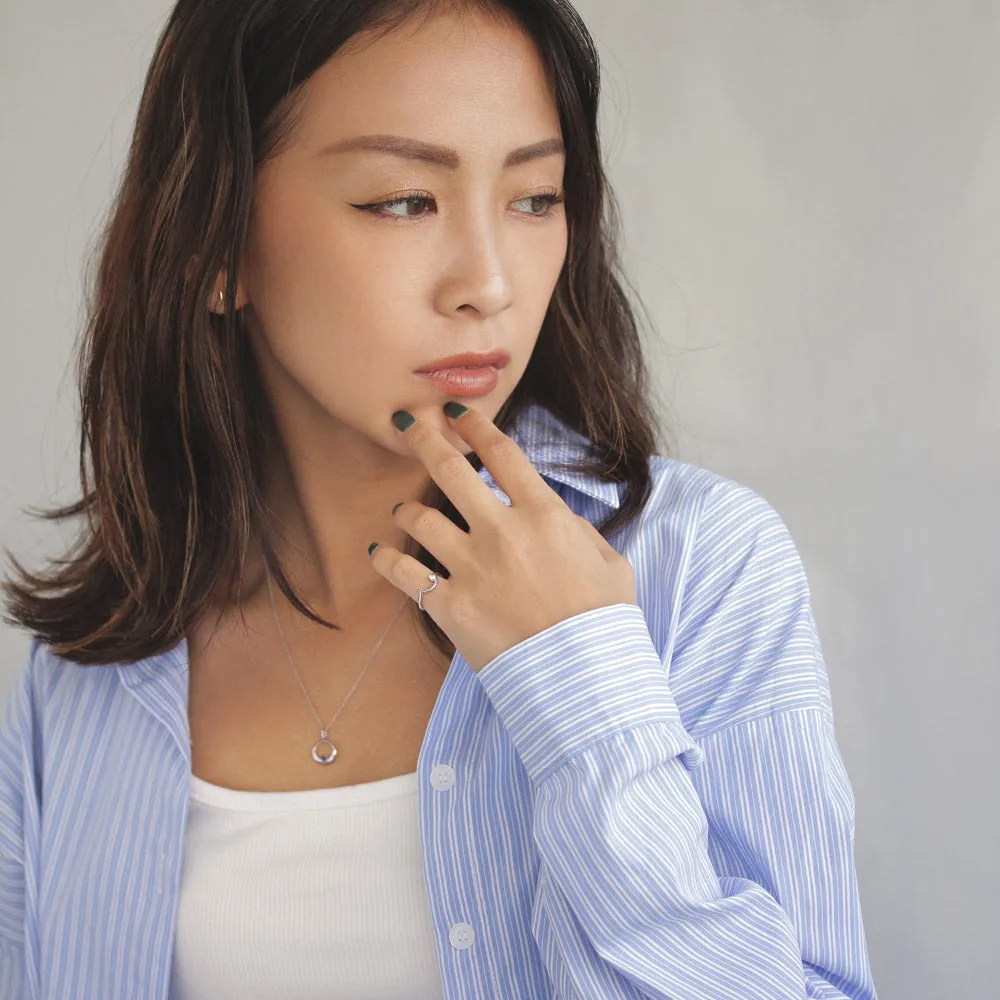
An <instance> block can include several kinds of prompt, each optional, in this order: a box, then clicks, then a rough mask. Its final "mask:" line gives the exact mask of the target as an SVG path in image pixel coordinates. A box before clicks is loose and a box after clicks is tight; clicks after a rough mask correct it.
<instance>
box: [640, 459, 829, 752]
mask: <svg viewBox="0 0 1000 1000" xmlns="http://www.w3.org/2000/svg"><path fill="white" fill-rule="evenodd" d="M651 470H652V471H653V476H654V482H655V487H654V490H653V493H652V495H651V497H650V499H649V502H648V503H647V505H646V513H645V514H644V521H645V526H644V528H643V530H642V531H640V533H639V534H638V535H637V537H636V539H635V543H634V546H633V549H634V552H635V553H636V556H637V557H636V560H635V561H634V562H633V565H634V567H635V569H636V581H637V585H638V587H639V589H640V591H641V593H640V603H642V604H643V607H644V610H645V613H646V617H647V620H648V621H649V623H650V631H651V634H652V635H653V638H654V640H655V642H656V645H657V648H658V650H659V651H660V653H661V656H662V659H663V662H664V664H665V665H666V666H667V667H668V669H669V673H670V680H671V686H672V688H673V690H674V693H675V695H676V697H677V701H678V706H679V707H680V709H681V714H682V716H683V717H684V720H685V724H686V725H687V726H688V728H689V729H690V730H691V731H692V732H696V733H698V734H700V735H704V734H706V733H708V732H711V731H713V730H716V729H718V728H721V727H725V726H729V725H732V724H734V723H736V722H740V721H745V720H747V719H750V718H755V717H759V716H761V715H766V714H769V713H771V712H772V711H776V710H778V707H779V706H780V707H781V708H790V707H819V708H822V709H823V710H824V711H825V712H829V711H830V704H829V687H828V681H827V674H826V669H825V665H824V662H823V655H822V651H821V647H820V642H819V637H818V634H817V630H816V625H815V620H814V617H813V612H812V603H811V594H810V587H809V582H808V579H807V576H806V571H805V568H804V566H803V562H802V558H801V555H800V553H799V551H798V547H797V545H796V543H795V541H794V539H793V538H792V535H791V532H790V531H789V528H788V526H787V524H786V523H785V521H784V519H783V518H782V517H781V515H780V514H779V513H778V511H777V510H776V509H775V507H774V506H773V505H772V504H771V503H770V502H769V501H768V500H767V499H765V498H764V497H763V496H761V495H760V494H759V493H757V492H756V491H755V490H753V489H751V488H750V487H748V486H746V485H745V484H743V483H740V482H737V481H736V480H733V479H729V478H726V477H725V476H722V475H719V474H717V473H714V472H710V471H709V470H707V469H703V468H700V467H698V466H694V465H690V464H687V463H684V462H680V461H677V460H674V459H669V458H664V457H662V456H659V455H654V456H652V458H651ZM630 558H631V557H630Z"/></svg>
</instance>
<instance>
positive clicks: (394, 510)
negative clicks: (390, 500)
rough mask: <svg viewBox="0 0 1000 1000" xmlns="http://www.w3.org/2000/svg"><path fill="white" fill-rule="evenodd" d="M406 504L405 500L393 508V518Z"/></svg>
mask: <svg viewBox="0 0 1000 1000" xmlns="http://www.w3.org/2000/svg"><path fill="white" fill-rule="evenodd" d="M404 503H406V501H405V500H400V501H399V503H398V504H396V506H395V507H393V508H392V515H393V516H395V514H396V511H397V510H399V508H400V507H402V506H403V504H404Z"/></svg>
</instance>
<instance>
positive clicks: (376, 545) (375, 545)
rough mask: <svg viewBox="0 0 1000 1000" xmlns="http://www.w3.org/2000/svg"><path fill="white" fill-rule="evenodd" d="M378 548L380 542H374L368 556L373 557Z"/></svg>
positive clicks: (369, 548) (369, 547) (370, 546)
mask: <svg viewBox="0 0 1000 1000" xmlns="http://www.w3.org/2000/svg"><path fill="white" fill-rule="evenodd" d="M377 548H378V542H372V543H371V545H369V546H368V555H371V554H372V553H373V552H374V551H375V550H376V549H377Z"/></svg>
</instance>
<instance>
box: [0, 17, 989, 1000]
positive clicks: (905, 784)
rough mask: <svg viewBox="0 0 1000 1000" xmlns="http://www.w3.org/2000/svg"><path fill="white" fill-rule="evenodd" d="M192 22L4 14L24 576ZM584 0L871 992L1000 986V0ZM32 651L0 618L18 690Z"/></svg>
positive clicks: (639, 209) (666, 340)
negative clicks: (818, 772)
mask: <svg viewBox="0 0 1000 1000" xmlns="http://www.w3.org/2000/svg"><path fill="white" fill-rule="evenodd" d="M168 8H169V5H168V4H166V3H163V2H153V0H114V2H112V0H102V2H101V3H100V4H81V3H79V0H73V2H70V0H48V2H46V3H45V4H23V3H17V4H15V3H14V2H13V0H3V2H2V3H0V114H2V131H0V135H2V145H0V153H2V167H0V217H2V218H3V220H4V225H3V227H2V230H0V282H2V310H3V326H2V332H0V345H2V359H3V364H2V366H0V457H2V460H3V467H4V468H5V469H6V470H7V472H6V474H5V475H4V476H3V477H2V478H0V544H3V545H6V546H9V547H11V548H12V549H13V550H14V552H15V553H16V554H17V555H19V556H22V557H24V558H26V559H28V560H29V563H30V562H33V561H34V560H36V559H38V558H40V557H41V555H42V554H44V553H53V552H56V551H59V549H60V548H61V546H62V545H64V544H66V543H68V542H69V541H70V540H71V536H70V535H68V534H63V535H60V532H59V530H58V529H56V528H54V527H52V526H40V525H38V524H35V523H33V522H32V521H31V520H30V519H29V518H28V517H26V516H25V515H23V514H22V513H20V508H21V507H23V506H25V505H29V504H32V505H47V504H49V503H52V502H55V501H61V502H63V501H68V500H70V499H75V498H76V496H77V492H76V491H77V489H78V483H77V479H76V451H75V448H76V437H75V435H76V423H75V421H76V415H77V407H76V399H75V394H74V383H73V374H72V371H71V370H70V368H69V365H70V361H71V352H72V348H73V343H74V340H75V338H76V336H77V333H78V330H79V328H80V325H81V323H82V291H81V280H82V276H83V265H84V261H85V253H86V251H87V248H88V244H89V242H90V240H91V239H92V238H93V236H94V234H95V233H96V230H97V227H98V225H99V222H100V220H101V218H102V215H103V213H104V211H105V210H106V208H107V205H108V202H109V199H110V196H111V193H112V192H113V190H114V186H115V183H116V181H117V175H118V170H119V168H120V165H121V163H122V161H123V158H124V153H125V148H126V145H127V142H128V140H129V135H130V129H131V127H132V122H133V117H134V114H135V109H136V102H137V99H138V93H139V87H140V86H141V81H142V77H143V74H144V72H145V69H146V66H147V63H148V60H149V58H150V55H151V53H152V48H153V44H154V42H155V38H156V35H157V33H158V31H159V28H160V26H161V24H162V22H163V19H164V18H165V16H166V13H167V10H168ZM578 8H579V9H580V11H581V13H582V14H583V16H584V18H585V20H586V21H587V23H588V25H589V26H590V28H591V30H592V32H593V33H594V35H595V37H596V39H597V40H598V43H599V47H600V51H601V57H602V60H603V63H604V72H605V91H604V107H603V124H602V131H603V140H604V148H605V156H606V160H607V164H608V168H609V173H610V176H611V179H612V183H613V185H614V187H615V190H616V193H617V195H618V198H619V201H620V204H621V207H622V211H623V220H624V229H625V244H624V248H623V249H624V261H625V265H626V270H627V273H628V274H629V277H630V280H631V282H632V284H633V285H634V286H635V288H636V289H637V291H638V292H639V294H640V295H641V296H642V298H643V300H644V302H645V303H646V304H647V306H648V307H649V311H650V315H651V318H652V320H653V323H654V324H655V325H654V327H653V330H652V332H651V333H650V336H649V337H648V344H649V356H650V360H651V365H652V368H653V371H654V373H655V377H656V388H657V392H658V394H659V396H660V397H661V399H662V400H663V408H662V412H663V415H664V417H665V419H666V421H667V423H668V424H669V425H670V426H671V427H672V428H673V432H674V435H675V441H676V451H675V454H676V455H677V456H678V457H680V458H683V459H685V460H686V461H690V462H694V463H695V464H700V465H704V466H706V467H708V468H711V469H713V470H715V471H717V472H720V473H722V474H724V475H727V476H729V477H731V478H733V479H736V480H738V481H740V482H743V483H746V484H747V485H749V486H751V487H753V488H754V489H755V490H757V491H758V492H759V493H761V494H762V495H763V496H765V497H766V498H767V499H768V500H769V501H770V502H771V503H772V504H773V505H774V506H775V508H776V509H777V510H778V511H779V513H780V514H781V515H782V516H783V517H784V519H785V521H786V522H787V523H788V525H789V527H790V529H791V531H792V535H793V537H794V538H795V540H796V542H797V543H798V546H799V549H800V552H801V553H802V557H803V560H804V562H805V565H806V570H807V573H808V576H809V580H810V583H811V586H812V592H813V600H814V608H815V613H816V619H817V622H818V625H819V630H820V636H821V638H822V640H823V646H824V650H825V653H826V661H827V667H828V670H829V674H830V683H831V688H832V691H833V698H834V711H835V717H836V722H837V735H838V742H839V744H840V747H841V751H842V753H843V756H844V759H845V761H846V763H847V767H848V770H849V772H850V775H851V779H852V783H853V786H854V792H855V798H856V801H857V867H858V878H859V883H860V889H861V896H862V906H863V911H864V916H865V929H866V932H867V936H868V942H869V948H870V953H871V958H872V963H873V968H874V973H875V982H876V985H877V987H878V990H879V996H880V1000H892V998H906V1000H937V998H942V1000H943V998H947V1000H955V998H966V997H968V998H972V997H976V998H979V997H983V998H985V997H993V996H997V992H996V991H997V987H996V974H995V967H994V956H995V950H996V939H997V931H998V930H1000V921H998V920H997V917H996V909H997V906H998V901H1000V860H998V858H1000V836H998V834H1000V810H998V806H997V797H998V796H997V788H998V783H997V780H996V772H997V764H998V762H1000V754H998V752H997V746H998V739H997V735H996V732H997V724H996V711H997V705H998V702H1000V684H998V680H997V667H998V660H1000V656H998V654H1000V627H998V610H1000V529H998V528H997V524H996V517H997V513H998V511H1000V503H998V499H1000V447H998V444H1000V336H998V331H997V327H998V323H997V320H998V318H1000V317H998V312H1000V254H998V249H997V247H998V234H1000V110H998V105H1000V2H997V0H989V2H978V3H976V2H970V0H948V2H945V0H939V2H937V3H930V2H903V0H884V2H872V0H868V2H860V0H841V2H838V3H828V2H826V3H824V2H819V0H809V2H805V0H803V2H798V3H790V2H786V3H777V2H760V0H758V2H755V3H753V4H750V3H739V2H736V0H726V2H721V0H707V2H706V0H701V2H699V3H697V4H695V3H677V2H668V0H655V2H653V0H647V2H640V0H615V2H614V3H611V2H609V0H579V2H578ZM990 511H992V512H993V513H992V515H991V514H990ZM62 530H63V531H64V532H66V531H67V530H68V529H66V528H63V529H62ZM26 651H27V639H26V637H25V636H24V635H23V634H21V633H18V632H15V631H14V630H11V629H5V630H3V629H0V693H4V694H5V692H6V691H7V690H8V689H9V684H10V682H11V681H12V680H13V678H14V676H15V674H16V673H17V672H18V670H19V669H20V667H21V665H22V663H23V660H24V656H25V653H26ZM990 774H993V775H994V778H993V780H992V781H991V780H990V778H989V775H990Z"/></svg>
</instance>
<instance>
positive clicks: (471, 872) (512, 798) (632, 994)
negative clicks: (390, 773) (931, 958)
mask: <svg viewBox="0 0 1000 1000" xmlns="http://www.w3.org/2000/svg"><path fill="white" fill-rule="evenodd" d="M511 436H512V437H514V438H515V440H516V441H517V442H518V443H519V445H520V446H521V448H522V449H523V450H524V452H525V453H526V454H527V455H528V457H529V458H530V459H531V461H532V463H533V465H534V466H535V468H536V469H537V470H538V471H539V473H541V474H542V475H543V476H545V477H546V479H547V481H548V482H549V484H550V485H551V486H552V487H553V489H555V490H556V491H557V492H558V493H559V495H560V496H561V497H562V499H563V500H564V502H565V503H566V504H567V505H568V506H569V507H570V508H571V509H572V510H573V511H574V512H575V513H577V514H580V515H582V516H584V517H586V518H587V519H589V520H591V521H592V522H595V523H596V522H597V521H598V520H600V519H601V518H603V517H604V516H605V515H606V514H607V513H608V511H609V509H611V508H614V507H617V506H618V504H619V503H620V500H621V494H620V486H619V485H618V484H608V483H601V482H599V481H598V480H596V479H593V478H590V477H587V476H584V475H581V474H578V473H567V472H565V471H563V470H562V469H560V468H559V465H560V464H561V463H564V462H567V461H571V460H572V459H573V458H574V457H576V456H577V455H578V454H579V452H580V449H581V448H582V447H583V445H584V444H585V442H584V440H583V438H581V437H580V435H578V434H577V433H576V432H574V431H572V430H571V429H569V428H568V427H566V426H565V425H563V424H562V423H561V422H560V421H559V420H558V419H557V418H556V417H555V416H554V415H552V414H551V413H549V412H548V411H547V410H545V409H544V408H542V407H540V406H537V405H536V406H532V407H530V408H529V409H528V410H527V411H526V412H525V413H524V414H523V415H522V419H521V420H520V422H519V423H518V425H517V427H515V428H514V429H513V430H512V431H511ZM651 466H652V471H653V478H654V488H653V492H652V495H651V496H650V498H649V500H648V502H647V503H646V504H645V506H644V507H643V510H642V512H641V514H640V516H639V518H638V519H637V520H636V521H634V522H633V523H632V524H631V525H629V526H628V527H627V528H625V529H623V530H622V531H620V532H619V533H617V535H615V536H613V537H612V538H611V539H610V540H611V542H612V543H613V544H614V545H615V547H616V548H617V549H618V551H619V552H622V553H623V554H624V555H625V556H626V557H627V558H628V560H629V562H630V563H631V565H632V567H633V569H634V571H635V577H636V585H637V591H638V605H629V604H616V605H611V606H608V607H603V608H598V609H596V610H593V611H588V612H586V613H584V614H580V615H576V616H574V617H571V618H568V619H566V620H564V621H562V622H559V623H558V624H556V625H554V626H552V627H551V628H549V629H546V630H545V631H543V632H540V633H538V634H536V635H534V636H531V637H530V638H528V639H526V640H524V641H523V642H521V643H518V644H517V645H515V646H513V647H511V648H510V649H508V650H505V651H504V652H502V653H501V654H500V655H499V656H497V657H496V658H495V659H494V660H492V661H490V662H489V663H488V664H486V666H485V667H484V668H483V669H482V670H481V671H479V672H478V673H475V672H473V671H472V670H471V669H470V668H469V666H468V664H467V663H466V662H465V661H464V660H463V658H462V657H461V655H460V654H458V653H456V655H455V658H454V659H453V661H452V664H451V667H450V669H449V671H448V674H447V676H446V678H445V681H444V684H443V686H442V688H441V691H440V694H439V696H438V700H437V702H436V704H435V706H434V710H433V712H432V714H431V718H430V721H429V724H428V727H427V732H426V735H425V738H424V743H423V746H422V748H421V751H420V757H419V761H418V765H417V776H418V782H419V801H420V840H421V846H422V858H423V867H424V877H425V883H426V886H427V891H428V896H429V901H430V905H431V912H432V915H433V921H434V933H435V943H436V949H437V959H438V961H439V963H440V967H441V973H442V981H443V983H444V988H445V997H446V998H447V1000H468V998H493V1000H508V998H510V997H518V998H519V1000H556V998H559V1000H612V998H614V1000H633V998H634V1000H642V998H646V1000H732V998H734V997H739V998H740V1000H802V998H826V1000H876V993H875V988H874V984H873V982H872V975H871V969H870V963H869V960H868V955H867V949H866V944H865V935H864V927H863V923H862V917H861V908H860V898H859V890H858V884H857V877H856V873H855V864H854V834H855V823H854V819H855V809H854V798H853V794H852V791H851V784H850V780H849V777H848V774H847V771H846V768H845V767H844V762H843V760H842V759H841V756H840V753H839V750H838V747H837V741H836V737H835V729H834V717H833V706H832V703H831V699H830V688H829V683H828V679H827V675H826V669H825V666H824V662H823V654H822V651H821V648H820V642H819V638H818V636H817V632H816V626H815V622H814V619H813V615H812V610H811V603H810V594H809V587H808V583H807V581H806V577H805V572H804V569H803V566H802V563H801V560H800V558H799V554H798V552H797V550H796V547H795V544H794V542H793V540H792V538H791V536H790V534H789V532H788V530H787V528H786V526H785V524H784V522H783V521H782V520H781V518H780V517H779V515H778V514H777V513H776V511H775V510H774V509H773V508H772V507H771V506H770V505H769V504H768V503H767V502H766V501H765V500H764V499H763V498H761V497H760V496H758V495H757V494H756V493H754V492H753V491H752V490H750V489H748V488H747V487H745V486H742V485H741V484H739V483H736V482H733V481H732V480H728V479H725V478H723V477H721V476H719V475H716V474H714V473H712V472H709V471H708V470H705V469H702V468H699V467H697V466H693V465H689V464H686V463H683V462H679V461H677V460H674V459H668V458H665V457H662V456H652V458H651ZM480 476H481V478H482V479H483V481H484V482H485V483H486V484H487V485H488V486H489V487H490V489H491V490H492V491H493V494H494V496H495V497H496V498H497V499H498V500H499V501H500V502H502V503H505V504H508V505H509V504H510V498H509V497H507V496H506V495H505V494H504V493H503V491H502V489H501V488H500V487H499V486H498V484H497V483H496V481H495V480H494V479H493V477H492V475H491V474H490V472H489V470H487V469H485V468H484V469H482V470H481V472H480ZM186 663H187V646H186V641H184V640H182V641H181V642H180V643H178V644H177V645H176V646H175V647H174V648H173V649H171V650H169V651H168V652H166V653H163V654H160V655H158V656H152V657H149V658H148V659H145V660H141V661H138V662H135V663H124V664H116V665H112V666H106V667H81V666H79V665H77V664H74V663H71V662H69V661H66V660H63V659H61V658H59V657H56V656H54V655H53V654H52V653H51V652H50V651H49V650H48V648H47V647H45V646H43V645H41V644H40V643H38V642H37V640H36V641H33V642H32V644H31V650H30V656H29V659H28V662H27V663H26V664H25V665H24V667H23V669H22V671H21V672H20V674H19V675H18V677H17V679H16V681H15V684H14V686H13V687H12V689H11V691H10V694H9V697H8V699H7V703H6V705H5V707H4V712H3V716H2V722H0V1000H43V998H45V1000H48V998H56V997H58V998H59V1000H93V998H95V997H101V998H102V1000H133V998H136V997H142V998H151V1000H170V987H171V984H170V966H171V956H172V948H173V939H174V927H175V921H176V917H177V907H178V894H179V892H180V873H181V865H182V850H183V845H184V830H185V823H186V820H187V809H188V801H187V795H188V786H189V779H190V772H191V758H190V747H189V743H188V738H189V730H188V720H187V709H186V706H187V673H186V670H185V667H186ZM442 768H444V769H445V770H446V771H447V773H448V774H449V775H450V774H451V773H452V772H453V773H454V779H455V780H454V781H453V782H451V781H445V782H442V781H440V780H434V778H433V777H432V776H438V777H439V776H440V774H441V773H442ZM449 769H450V770H449ZM331 863H335V860H331ZM289 1000H294V998H293V997H289Z"/></svg>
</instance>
